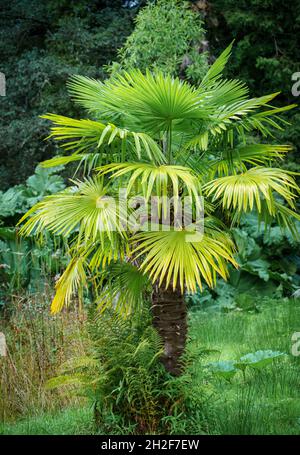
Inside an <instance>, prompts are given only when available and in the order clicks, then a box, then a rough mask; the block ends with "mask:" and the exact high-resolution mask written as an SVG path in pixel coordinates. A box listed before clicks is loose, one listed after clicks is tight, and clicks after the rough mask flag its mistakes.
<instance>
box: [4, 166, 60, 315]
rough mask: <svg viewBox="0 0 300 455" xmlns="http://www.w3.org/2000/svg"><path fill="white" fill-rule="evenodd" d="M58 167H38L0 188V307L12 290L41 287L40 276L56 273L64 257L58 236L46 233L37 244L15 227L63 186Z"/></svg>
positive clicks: (8, 298)
mask: <svg viewBox="0 0 300 455" xmlns="http://www.w3.org/2000/svg"><path fill="white" fill-rule="evenodd" d="M60 170H61V168H52V169H43V168H41V167H37V168H36V170H35V174H33V175H31V176H30V177H28V179H27V181H26V184H25V185H21V184H20V185H16V186H14V187H11V188H9V189H8V190H7V191H4V192H2V191H0V283H1V284H0V309H1V306H3V305H4V304H5V303H6V302H8V301H9V300H10V297H11V294H12V293H14V292H21V290H22V289H24V288H27V289H28V290H29V291H30V292H36V291H37V290H42V289H43V286H44V281H43V278H45V277H46V276H47V275H48V277H49V275H50V276H51V275H52V276H54V275H55V274H57V273H59V272H60V270H61V267H62V266H63V265H64V264H65V262H66V260H67V258H66V256H64V253H63V252H62V249H61V248H63V242H62V240H61V239H59V238H55V237H52V238H50V236H49V235H48V236H46V237H45V238H44V239H43V242H42V243H40V244H37V243H36V242H35V241H34V240H33V239H32V238H27V239H24V238H22V239H21V238H20V237H19V236H18V229H17V228H15V227H14V226H15V224H16V223H17V221H18V220H19V218H20V216H21V215H22V214H24V213H25V212H26V211H27V210H28V209H29V208H30V207H31V206H32V205H33V204H35V203H36V202H38V201H40V200H41V199H42V198H43V197H44V196H47V195H50V194H53V193H56V192H57V191H59V190H62V189H63V188H64V187H65V185H64V181H63V178H62V177H61V176H59V175H57V174H56V172H58V171H60Z"/></svg>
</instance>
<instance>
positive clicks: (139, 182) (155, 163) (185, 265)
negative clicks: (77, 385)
mask: <svg viewBox="0 0 300 455" xmlns="http://www.w3.org/2000/svg"><path fill="white" fill-rule="evenodd" d="M230 53H231V45H230V46H229V47H228V48H227V49H226V50H225V51H224V52H223V53H222V54H221V55H220V57H219V58H218V59H217V60H216V62H215V63H214V64H213V65H212V66H211V68H210V69H209V71H208V73H207V75H206V76H205V77H204V79H203V81H202V83H201V84H200V86H199V87H193V86H191V85H189V84H188V83H187V82H183V81H182V80H179V79H178V78H174V77H171V76H169V75H164V74H162V73H161V72H156V73H150V72H146V74H142V73H141V72H140V71H138V70H134V69H133V70H131V71H129V72H126V73H124V74H123V75H119V76H116V77H114V78H113V79H110V80H108V81H105V82H100V81H97V80H94V79H89V78H86V77H83V76H73V77H72V78H71V79H70V81H69V83H68V87H69V90H70V93H71V96H72V97H73V99H74V101H75V102H76V103H78V104H79V105H80V106H82V107H84V108H85V109H86V110H87V112H88V113H89V115H90V116H91V119H89V120H87V119H83V120H74V119H71V118H68V117H64V116H61V115H55V114H47V115H45V116H44V118H47V119H48V120H50V121H51V122H52V124H53V126H52V128H51V133H50V136H51V137H54V138H55V139H56V140H57V141H59V142H60V144H61V146H62V154H61V155H60V156H56V157H54V158H52V159H50V160H47V161H46V162H44V163H42V166H45V167H51V166H56V165H58V164H68V163H70V162H75V161H77V162H78V167H79V168H82V172H83V173H85V174H86V175H85V178H84V179H83V180H82V181H78V180H73V181H72V182H71V185H70V186H69V187H68V188H67V189H66V190H64V191H61V192H59V193H57V194H55V195H52V196H49V197H46V198H45V199H44V200H42V201H41V202H39V203H38V204H37V205H36V206H34V207H33V208H32V209H31V210H30V211H29V212H28V213H27V214H26V215H25V216H24V217H23V218H22V220H21V221H20V223H22V228H21V233H22V234H23V235H33V234H35V235H38V234H39V233H42V232H43V231H44V230H45V229H46V230H49V231H51V232H53V233H54V234H56V235H62V236H64V237H65V238H66V239H67V240H68V243H69V247H70V264H69V265H68V267H67V268H66V270H65V272H64V274H63V275H62V277H61V278H60V280H59V281H58V283H57V290H56V296H55V298H54V300H53V303H52V312H53V313H56V312H57V311H60V310H61V309H62V307H63V306H64V305H69V304H70V303H71V301H72V297H73V295H74V293H75V292H82V289H83V288H84V287H87V286H88V285H90V284H92V285H93V286H94V289H95V295H96V300H97V304H98V307H99V311H102V310H103V309H104V308H106V307H107V306H112V307H113V308H114V309H115V311H117V312H120V313H122V314H124V316H128V315H130V314H131V313H132V312H135V311H139V309H140V308H141V306H142V305H143V300H144V299H145V296H146V295H151V296H152V297H151V298H152V308H153V321H154V325H155V327H156V328H157V330H158V332H159V333H160V335H161V337H162V339H163V342H164V355H163V358H162V361H163V363H164V365H165V367H166V369H167V370H168V371H169V372H170V373H171V374H175V375H177V374H180V372H181V368H182V366H181V363H180V357H181V355H182V353H183V352H184V349H185V343H186V337H187V311H186V306H185V301H184V295H185V293H186V292H189V293H194V292H196V291H197V289H198V288H200V289H201V288H202V285H203V283H204V282H205V283H207V284H208V285H209V286H210V287H213V286H214V285H215V283H216V278H217V276H221V277H222V278H223V279H225V280H226V278H227V277H228V264H232V265H233V266H235V267H237V266H238V264H237V263H236V260H235V246H234V243H233V241H232V239H231V236H230V229H229V228H230V226H231V225H233V224H234V223H238V222H239V220H240V218H241V216H242V214H243V213H247V212H251V211H254V212H255V213H257V217H258V219H259V220H261V221H263V222H264V223H265V225H268V224H271V223H274V222H277V223H279V225H280V226H281V227H282V228H283V229H286V228H287V229H290V231H291V232H292V234H293V235H297V229H296V226H295V220H299V219H300V216H299V214H297V212H296V202H297V197H298V194H299V187H298V185H297V184H296V181H295V178H294V177H295V176H294V174H293V173H291V172H288V171H286V170H282V169H281V168H280V163H281V161H282V160H283V159H284V157H285V155H286V154H287V153H288V152H289V150H290V149H291V147H290V146H289V145H284V144H277V143H276V140H275V135H276V131H277V130H282V128H283V127H284V125H285V123H286V122H285V120H284V119H283V118H282V116H281V114H282V113H284V112H285V111H287V110H288V109H291V108H293V107H294V106H293V105H291V106H286V107H281V108H278V107H274V106H273V105H272V104H271V102H272V100H273V99H274V98H275V97H276V95H277V94H276V93H274V94H270V95H266V96H262V97H259V98H249V96H248V89H247V87H246V85H245V84H243V83H242V82H240V81H238V80H227V79H224V78H223V77H222V71H223V69H224V67H225V65H226V63H227V61H228V59H229V56H230ZM259 137H260V138H261V139H260V140H259V139H257V138H259ZM253 138H255V140H254V139H253ZM121 188H122V191H120V189H121ZM131 197H134V198H140V199H139V200H143V201H144V205H143V204H141V203H137V204H135V205H131V206H130V208H129V209H127V208H126V210H124V207H123V204H122V203H123V202H124V200H128V198H131ZM171 197H174V199H175V201H178V198H184V197H187V198H189V201H190V202H191V203H190V218H191V224H190V225H184V224H183V223H181V222H179V224H178V218H176V217H177V215H178V213H179V209H178V205H177V203H176V202H174V204H173V206H172V207H171V208H170V207H169V206H168V198H171ZM201 197H203V198H204V208H203V207H202V208H203V210H202V211H203V214H204V219H201V220H200V222H201V223H202V225H204V233H203V234H202V233H201V232H198V231H197V232H192V233H191V226H194V227H195V226H197V223H198V222H199V220H198V219H197V216H196V214H197V209H198V208H199V205H201V204H199V201H200V199H201ZM153 199H155V201H156V202H157V203H156V206H155V210H154V212H155V223H154V224H153V223H150V219H151V220H152V218H151V217H150V214H149V206H151V203H152V201H153ZM121 202H122V203H121ZM128 215H129V216H128ZM152 215H153V213H152V212H151V216H152ZM137 219H143V222H140V223H137ZM166 219H168V221H169V225H168V227H167V228H166V226H167V225H166V222H165V220H166ZM175 220H176V222H175ZM181 221H182V220H181Z"/></svg>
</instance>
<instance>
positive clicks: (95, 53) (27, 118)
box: [0, 0, 133, 189]
mask: <svg viewBox="0 0 300 455" xmlns="http://www.w3.org/2000/svg"><path fill="white" fill-rule="evenodd" d="M121 3H122V2H121V1H120V2H118V1H116V2H114V5H113V7H112V5H111V2H108V1H99V0H98V1H97V0H92V1H90V2H88V3H87V2H85V1H82V0H80V1H76V2H67V1H56V0H52V1H45V2H41V1H38V0H12V1H10V2H6V4H5V7H4V8H2V9H1V11H0V62H1V65H0V71H1V72H3V73H4V74H5V75H6V96H5V97H1V98H0V118H1V129H2V134H1V137H2V141H1V153H0V188H1V189H6V188H8V187H9V186H11V185H13V184H16V183H21V182H23V181H24V180H25V178H26V177H27V176H28V175H30V174H32V173H33V170H34V167H35V166H36V164H37V163H38V162H40V161H43V160H44V159H46V158H48V157H49V156H51V155H52V156H53V154H54V153H55V146H54V144H53V143H51V142H49V141H43V139H44V138H45V137H46V136H47V133H48V130H47V128H46V122H45V121H44V120H41V119H39V118H38V116H39V115H41V114H44V113H45V112H49V111H51V110H54V109H55V110H56V111H57V112H63V113H64V114H66V115H71V116H72V115H74V116H75V115H79V114H80V112H78V110H77V111H76V110H74V109H75V108H74V106H72V105H71V103H70V100H69V98H68V96H67V95H66V92H65V82H66V80H67V79H68V77H69V76H70V75H71V74H74V73H75V74H84V75H85V76H91V77H97V78H104V77H105V71H104V69H103V65H104V64H107V63H109V62H110V61H111V60H112V59H113V58H115V56H116V52H117V49H118V48H119V47H120V46H121V45H122V43H123V42H124V39H125V38H126V36H127V35H128V34H129V33H130V31H131V29H132V18H131V14H133V13H130V12H129V11H127V10H123V9H120V7H121Z"/></svg>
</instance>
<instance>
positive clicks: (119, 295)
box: [97, 262, 149, 315]
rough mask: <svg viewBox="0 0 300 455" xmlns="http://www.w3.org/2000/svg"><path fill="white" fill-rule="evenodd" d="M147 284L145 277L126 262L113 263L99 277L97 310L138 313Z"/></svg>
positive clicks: (126, 313) (147, 280)
mask: <svg viewBox="0 0 300 455" xmlns="http://www.w3.org/2000/svg"><path fill="white" fill-rule="evenodd" d="M147 284H149V279H148V277H147V275H144V274H143V273H141V272H140V271H139V269H138V268H137V267H135V266H134V265H133V264H130V263H128V262H122V263H120V262H119V263H113V264H111V265H109V266H108V267H106V268H105V269H104V270H103V271H102V272H100V275H99V282H98V287H97V289H98V291H99V294H98V297H97V303H98V308H99V309H101V311H103V310H105V309H106V308H107V307H113V308H114V309H115V310H116V311H117V312H118V313H121V314H125V315H128V314H131V313H133V312H136V311H139V310H140V309H141V305H142V303H143V299H144V294H145V291H146V288H147Z"/></svg>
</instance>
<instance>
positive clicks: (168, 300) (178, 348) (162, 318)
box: [152, 285, 187, 376]
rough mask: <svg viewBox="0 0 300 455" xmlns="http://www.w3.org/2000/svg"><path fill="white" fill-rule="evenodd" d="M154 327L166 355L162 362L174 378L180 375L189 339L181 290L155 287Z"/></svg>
mask: <svg viewBox="0 0 300 455" xmlns="http://www.w3.org/2000/svg"><path fill="white" fill-rule="evenodd" d="M152 312H153V325H154V327H155V328H156V329H157V331H158V333H159V335H160V336H161V338H162V340H163V345H164V353H163V355H162V358H161V361H162V363H163V364H164V366H165V368H166V370H167V371H168V372H169V373H171V374H172V375H174V376H178V375H180V373H181V371H182V365H181V362H180V357H181V355H182V354H183V352H184V349H185V344H186V337H187V310H186V305H185V301H184V296H183V295H182V294H181V292H180V290H179V289H175V291H174V290H173V288H172V287H169V288H168V289H165V288H164V286H162V287H160V288H159V287H158V286H157V285H155V287H154V289H153V294H152Z"/></svg>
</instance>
